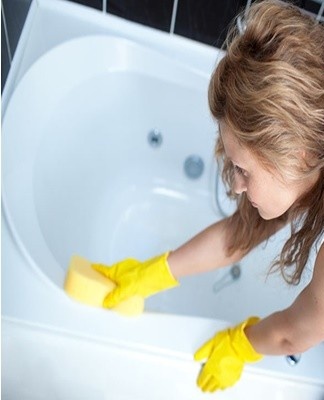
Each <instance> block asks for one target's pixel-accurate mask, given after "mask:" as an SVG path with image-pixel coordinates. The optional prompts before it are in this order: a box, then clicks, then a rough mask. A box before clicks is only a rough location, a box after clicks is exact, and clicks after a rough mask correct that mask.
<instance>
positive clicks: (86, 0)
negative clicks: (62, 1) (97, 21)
mask: <svg viewBox="0 0 324 400" xmlns="http://www.w3.org/2000/svg"><path fill="white" fill-rule="evenodd" d="M68 1H72V2H73V3H78V4H81V5H83V6H88V7H92V8H96V9H97V10H102V0H68ZM108 1H109V0H108Z"/></svg>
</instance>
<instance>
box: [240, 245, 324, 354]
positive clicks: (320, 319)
mask: <svg viewBox="0 0 324 400" xmlns="http://www.w3.org/2000/svg"><path fill="white" fill-rule="evenodd" d="M245 333H246V336H247V337H248V339H249V341H250V342H251V344H252V346H253V348H254V349H255V350H256V351H257V352H258V353H261V354H273V355H279V354H294V353H301V352H303V351H305V350H307V349H308V348H310V347H312V346H315V345H316V344H318V343H319V342H321V341H322V340H324V244H322V246H321V248H320V250H319V252H318V255H317V258H316V261H315V266H314V273H313V277H312V280H311V282H310V283H309V285H308V286H307V287H306V288H305V289H304V290H303V291H302V292H301V293H300V294H299V296H298V297H297V298H296V300H295V301H294V302H293V304H292V305H291V306H290V307H288V308H287V309H285V310H283V311H280V312H276V313H274V314H271V315H270V316H268V317H267V318H264V319H263V320H261V321H260V322H259V323H258V324H256V325H253V326H250V327H248V328H246V330H245Z"/></svg>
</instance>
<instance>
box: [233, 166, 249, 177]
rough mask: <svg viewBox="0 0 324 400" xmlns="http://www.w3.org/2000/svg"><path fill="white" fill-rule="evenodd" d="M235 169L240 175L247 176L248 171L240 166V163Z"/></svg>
mask: <svg viewBox="0 0 324 400" xmlns="http://www.w3.org/2000/svg"><path fill="white" fill-rule="evenodd" d="M234 171H235V172H236V173H237V174H239V175H243V176H247V173H246V171H245V170H244V169H242V168H241V167H239V166H238V165H234Z"/></svg>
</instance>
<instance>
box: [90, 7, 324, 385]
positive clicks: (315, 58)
mask: <svg viewBox="0 0 324 400" xmlns="http://www.w3.org/2000/svg"><path fill="white" fill-rule="evenodd" d="M244 18H245V30H244V32H243V33H239V32H237V31H236V29H235V28H234V29H233V30H232V31H231V33H230V34H229V36H228V39H227V43H226V44H227V52H226V55H225V57H224V58H223V59H222V60H221V61H220V63H219V64H218V65H217V67H216V70H215V71H214V73H213V75H212V78H211V81H210V86H209V105H210V110H211V112H212V115H213V116H214V118H215V120H216V121H217V122H218V123H219V131H220V136H219V140H218V143H217V149H216V154H217V156H218V157H219V158H221V159H222V160H223V163H224V171H223V177H224V179H225V181H226V182H227V184H228V185H229V188H230V194H231V195H234V196H236V197H237V201H238V208H237V211H236V212H235V213H234V215H232V216H231V217H229V218H226V219H224V220H222V221H220V222H217V223H215V224H214V225H212V226H210V227H208V228H207V229H206V230H204V231H203V232H201V233H200V234H198V235H197V236H196V237H194V238H193V239H191V240H190V241H189V242H188V243H185V244H184V245H183V246H181V247H180V248H178V249H177V250H175V251H172V252H171V253H166V254H164V255H162V256H158V257H156V258H154V259H152V260H149V261H146V262H144V263H142V262H139V261H136V260H125V261H122V262H120V263H118V264H116V265H114V266H112V267H111V268H107V267H105V266H102V265H93V267H94V268H95V269H96V270H98V271H100V272H102V273H104V274H105V275H106V276H107V277H109V278H110V279H112V280H114V281H115V282H116V283H117V284H118V287H117V289H116V290H115V291H114V292H113V293H111V294H109V295H108V296H107V298H106V299H105V302H104V306H105V307H109V308H110V307H114V306H115V305H116V304H117V303H119V302H120V301H121V300H122V299H124V298H126V297H129V296H131V295H134V294H140V295H142V296H144V297H147V296H149V295H152V294H154V293H157V292H158V291H160V290H164V289H167V288H171V287H174V286H176V285H177V284H178V281H177V279H178V278H180V277H182V276H185V275H189V274H195V273H201V272H205V271H209V270H211V269H214V268H221V267H223V266H226V265H229V264H232V263H234V262H237V261H239V260H240V259H241V258H242V257H243V256H244V255H245V254H246V253H247V252H249V251H250V250H251V249H253V248H254V247H255V246H256V245H257V244H259V243H260V242H261V241H263V240H266V239H268V238H269V237H270V236H271V235H272V234H273V233H275V232H276V231H277V230H279V229H280V228H281V227H283V226H284V225H285V224H287V223H289V224H291V236H290V238H289V239H288V240H287V242H286V243H285V245H284V247H283V249H282V252H281V254H280V257H279V258H278V260H277V261H276V262H275V264H274V265H273V268H276V269H279V270H280V271H281V273H282V275H283V277H284V278H285V279H286V280H287V281H288V282H289V283H291V284H298V283H299V281H300V278H301V275H302V272H303V270H304V268H305V264H306V262H307V260H308V257H309V253H310V250H311V248H312V247H314V246H315V248H316V252H317V257H316V261H315V265H314V270H313V277H312V279H311V281H310V283H309V284H308V286H307V287H306V288H305V289H304V290H303V291H302V292H301V293H300V294H299V295H298V297H297V298H296V299H295V301H294V303H293V304H292V305H291V306H290V307H288V308H287V309H285V310H282V311H278V312H275V313H273V314H271V315H269V316H268V317H266V318H264V319H262V320H260V319H259V318H257V317H252V318H248V319H247V320H246V321H244V322H242V323H241V324H239V325H238V326H236V327H234V328H231V329H227V330H225V331H223V332H219V333H217V334H216V335H215V337H214V338H212V339H211V340H209V341H208V342H207V343H205V344H204V345H203V346H202V347H201V348H200V349H199V350H198V351H197V352H196V354H195V359H196V360H203V359H207V361H206V363H205V364H204V366H203V368H202V370H201V372H200V375H199V377H198V385H199V386H200V387H201V389H202V390H203V391H214V390H216V389H224V388H226V387H228V386H231V385H233V384H234V383H235V382H236V381H237V380H238V379H239V377H240V375H241V372H242V369H243V365H244V363H245V362H253V361H257V360H259V359H261V358H262V356H263V355H265V354H272V355H287V354H293V353H300V352H303V351H305V350H306V349H308V348H310V347H312V346H314V345H316V344H318V343H319V342H321V341H323V340H324V244H323V233H324V28H323V26H322V25H320V24H319V23H317V22H315V21H314V20H313V19H312V18H310V17H308V16H306V15H303V14H302V13H301V12H300V11H299V9H298V8H296V7H294V6H292V5H288V4H286V3H281V2H279V1H274V0H271V1H263V2H261V3H256V4H254V5H253V6H252V7H251V8H250V10H249V12H248V14H247V15H245V16H244Z"/></svg>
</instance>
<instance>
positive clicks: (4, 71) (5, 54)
mask: <svg viewBox="0 0 324 400" xmlns="http://www.w3.org/2000/svg"><path fill="white" fill-rule="evenodd" d="M9 69H10V58H9V51H8V46H7V41H6V35H5V30H4V22H3V14H2V10H1V93H2V91H3V88H4V85H5V83H6V79H7V76H8V72H9Z"/></svg>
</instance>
